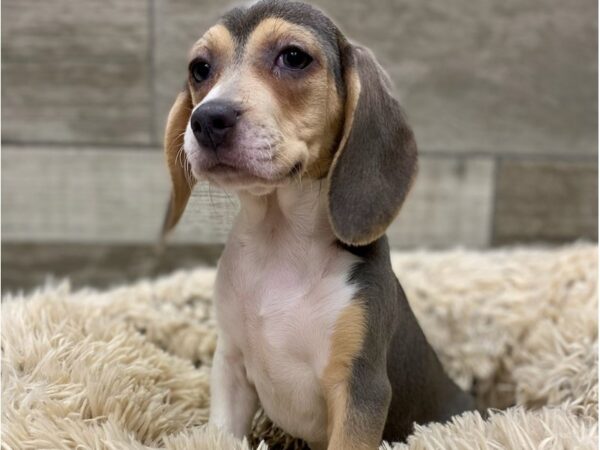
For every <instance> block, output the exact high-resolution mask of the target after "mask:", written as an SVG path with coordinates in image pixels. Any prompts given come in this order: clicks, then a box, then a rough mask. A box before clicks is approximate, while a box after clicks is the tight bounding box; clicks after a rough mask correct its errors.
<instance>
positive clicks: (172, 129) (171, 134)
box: [162, 86, 195, 239]
mask: <svg viewBox="0 0 600 450" xmlns="http://www.w3.org/2000/svg"><path fill="white" fill-rule="evenodd" d="M192 108H193V106H192V97H191V95H190V92H189V89H188V88H187V86H186V87H185V90H184V91H183V92H181V93H180V94H179V95H178V96H177V98H176V99H175V103H173V106H172V107H171V111H170V112H169V117H168V118H167V127H166V130H165V142H164V150H165V156H166V158H167V165H168V167H169V172H170V174H171V183H172V188H171V198H170V199H169V205H168V207H167V211H166V213H165V218H164V221H163V228H162V238H163V239H164V237H165V236H166V234H167V233H168V232H169V231H171V230H172V229H173V228H174V227H175V225H177V222H179V219H180V218H181V215H182V214H183V211H184V209H185V206H186V205H187V202H188V200H189V198H190V194H191V193H192V187H193V185H194V184H195V180H194V177H193V176H191V174H190V172H189V168H188V167H187V164H188V162H187V158H186V156H185V152H184V151H183V135H184V133H185V129H186V127H187V123H188V120H189V118H190V114H191V112H192Z"/></svg>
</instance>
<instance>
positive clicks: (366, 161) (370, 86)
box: [328, 40, 417, 245]
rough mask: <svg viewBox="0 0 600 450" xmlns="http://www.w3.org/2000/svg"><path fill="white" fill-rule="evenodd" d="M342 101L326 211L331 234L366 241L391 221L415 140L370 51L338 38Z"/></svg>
mask: <svg viewBox="0 0 600 450" xmlns="http://www.w3.org/2000/svg"><path fill="white" fill-rule="evenodd" d="M341 55H342V68H343V71H344V82H345V85H346V106H345V118H344V127H343V132H342V138H341V142H340V146H339V148H338V150H337V153H336V154H335V156H334V159H333V163H332V165H331V168H330V171H329V176H328V180H329V193H328V202H329V214H330V221H331V225H332V227H333V231H334V233H335V235H336V236H337V238H338V239H339V240H340V241H342V242H344V243H346V244H348V245H367V244H369V243H371V242H373V241H375V240H377V239H378V238H379V237H381V236H382V235H383V234H384V233H385V230H386V229H387V227H388V226H389V225H390V223H391V222H392V221H393V220H394V218H395V217H396V215H397V214H398V211H399V210H400V207H401V206H402V203H403V202H404V199H405V198H406V195H407V194H408V191H409V190H410V187H411V185H412V181H413V179H414V177H415V174H416V170H417V145H416V142H415V138H414V135H413V132H412V130H411V129H410V127H409V126H408V124H407V123H406V120H405V118H404V114H403V112H402V109H401V108H400V104H399V103H398V101H397V100H396V99H395V98H394V97H393V95H392V93H391V89H392V86H391V81H390V80H389V78H388V76H387V75H386V74H385V73H384V71H383V69H382V68H381V67H380V66H379V64H378V63H377V62H376V61H375V57H374V56H373V54H372V53H371V52H370V51H369V50H367V49H365V48H362V47H358V46H355V45H352V44H350V43H348V42H347V41H345V40H343V42H342V44H341Z"/></svg>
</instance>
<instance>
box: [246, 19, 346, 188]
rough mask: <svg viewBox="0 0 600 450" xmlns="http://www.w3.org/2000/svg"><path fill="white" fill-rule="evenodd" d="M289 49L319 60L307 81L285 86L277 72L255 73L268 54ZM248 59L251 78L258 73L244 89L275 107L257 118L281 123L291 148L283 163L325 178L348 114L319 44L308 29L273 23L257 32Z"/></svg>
mask: <svg viewBox="0 0 600 450" xmlns="http://www.w3.org/2000/svg"><path fill="white" fill-rule="evenodd" d="M289 45H299V46H301V47H302V48H303V49H304V50H305V51H307V52H308V53H309V54H310V55H311V56H312V57H313V63H312V66H311V67H309V68H308V69H307V71H306V73H305V74H304V75H303V76H302V77H301V78H298V79H294V80H288V79H284V80H281V79H279V78H278V77H277V76H273V74H272V73H271V72H270V71H271V67H266V66H263V67H260V68H252V67H250V64H251V62H252V61H256V60H260V59H261V56H262V55H264V53H265V51H267V49H269V48H273V47H285V46H289ZM245 54H246V56H245V66H246V67H247V68H250V69H251V70H249V71H247V73H251V72H254V75H245V76H244V79H243V80H240V82H241V85H242V86H241V87H240V89H242V90H243V91H244V92H246V93H248V94H249V93H250V92H252V96H255V97H256V96H257V95H258V96H259V97H260V100H261V101H263V102H265V103H266V105H268V106H269V107H263V108H260V109H259V110H258V111H257V112H256V114H257V115H259V116H258V117H257V119H258V120H261V119H262V118H264V117H266V116H271V117H275V118H276V120H277V126H278V129H279V131H280V132H281V135H282V141H283V142H284V143H285V144H284V145H282V149H281V152H280V154H278V155H277V159H278V160H279V161H281V162H283V163H286V164H289V165H290V168H291V167H292V166H293V165H294V164H295V163H296V162H301V163H303V165H304V175H307V176H309V177H311V178H321V177H322V176H323V175H324V174H325V173H327V170H328V168H329V165H330V164H331V160H332V154H333V150H334V149H333V145H334V144H335V140H336V138H337V136H338V134H339V130H340V128H341V126H342V117H343V111H342V110H343V108H342V101H341V98H340V96H339V93H338V91H337V88H336V83H335V79H334V77H333V74H332V72H331V70H329V67H327V58H326V57H325V55H324V53H323V51H322V49H321V46H320V44H319V42H318V40H317V38H316V37H315V36H314V34H313V33H312V32H311V31H310V30H308V29H307V28H304V27H302V26H299V25H295V24H291V23H289V22H287V21H285V20H282V19H276V18H269V19H266V20H264V21H263V22H262V23H261V24H259V25H258V26H257V27H256V29H255V30H254V32H253V33H252V35H251V36H250V38H249V40H248V44H247V46H246V50H245ZM252 69H253V70H252ZM250 86H251V87H252V90H251V91H250V89H249V87H250ZM248 97H250V95H248V96H247V98H248Z"/></svg>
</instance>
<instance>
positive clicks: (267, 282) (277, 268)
mask: <svg viewBox="0 0 600 450" xmlns="http://www.w3.org/2000/svg"><path fill="white" fill-rule="evenodd" d="M324 192H325V189H319V186H318V185H317V184H314V183H313V182H309V183H305V184H302V185H298V184H292V185H289V186H286V187H283V188H280V189H278V190H277V191H276V192H274V193H273V194H271V195H269V196H264V197H255V196H250V195H247V196H244V195H242V196H241V198H240V200H241V203H242V210H241V212H240V215H239V217H238V219H237V221H236V223H235V224H234V228H233V231H232V233H231V236H230V239H229V241H228V243H227V246H226V249H225V251H224V253H223V256H222V259H221V261H220V263H219V271H218V275H217V282H216V287H215V298H216V307H217V319H218V323H219V326H220V331H221V333H222V334H224V335H225V336H226V339H227V340H228V341H229V342H231V343H232V344H233V345H235V346H236V347H237V348H238V349H239V350H240V351H241V354H242V355H243V362H244V366H245V369H246V374H247V377H248V379H249V381H250V382H251V383H252V384H253V386H254V387H255V389H256V391H257V393H258V396H259V399H260V401H261V404H262V406H263V408H264V409H265V411H266V413H267V414H268V415H269V417H270V418H271V419H272V420H273V421H274V422H275V423H277V424H278V425H279V426H280V427H282V428H283V429H284V430H286V431H287V432H289V433H291V434H293V435H295V436H298V437H301V438H303V439H305V440H307V441H311V442H323V441H326V437H327V436H326V430H327V410H326V405H325V400H324V397H323V395H322V392H321V387H320V383H319V379H320V377H321V375H322V373H323V370H324V368H325V366H326V365H327V362H328V360H329V351H330V337H331V333H332V331H333V328H334V325H335V323H336V321H337V319H338V317H339V315H340V312H341V311H342V310H343V309H344V308H345V307H346V306H348V305H349V304H350V301H351V300H352V298H353V297H354V295H355V293H356V289H355V287H354V286H352V285H350V284H349V283H348V277H349V273H350V271H351V269H352V266H353V265H354V264H355V263H356V262H357V261H358V258H357V257H355V256H353V255H352V254H350V253H349V252H346V251H344V250H342V249H340V248H339V247H337V245H335V237H334V235H333V233H332V231H331V228H330V226H329V223H328V219H327V215H326V209H325V200H324V198H323V197H324Z"/></svg>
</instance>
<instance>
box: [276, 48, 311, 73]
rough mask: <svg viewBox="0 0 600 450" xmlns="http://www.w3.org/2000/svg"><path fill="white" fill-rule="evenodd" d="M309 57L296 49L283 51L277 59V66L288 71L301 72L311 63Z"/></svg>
mask: <svg viewBox="0 0 600 450" xmlns="http://www.w3.org/2000/svg"><path fill="white" fill-rule="evenodd" d="M312 60H313V59H312V58H311V56H310V55H309V54H308V53H306V52H303V51H302V50H300V49H299V48H298V47H288V48H286V49H284V50H283V51H282V52H281V53H280V54H279V57H278V58H277V64H278V65H280V66H283V67H287V68H288V69H294V70H301V69H304V68H306V67H307V66H308V65H309V64H310V63H311V62H312Z"/></svg>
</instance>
